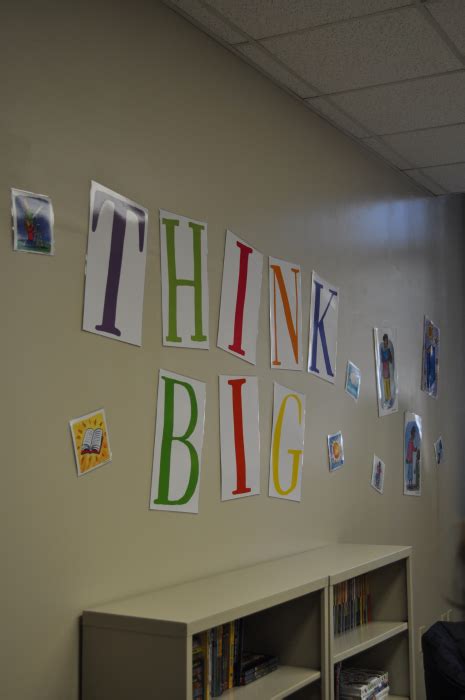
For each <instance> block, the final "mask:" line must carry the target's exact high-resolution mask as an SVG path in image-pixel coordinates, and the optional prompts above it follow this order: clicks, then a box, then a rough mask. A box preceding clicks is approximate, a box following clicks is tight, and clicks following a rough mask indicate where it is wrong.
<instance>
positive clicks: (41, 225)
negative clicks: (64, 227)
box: [11, 189, 55, 255]
mask: <svg viewBox="0 0 465 700" xmlns="http://www.w3.org/2000/svg"><path fill="white" fill-rule="evenodd" d="M11 217H12V220H13V248H14V250H19V251H23V252H25V253H39V254H40V255H54V253H55V241H54V237H53V206H52V201H51V199H50V198H49V197H47V196H45V195H44V194H34V193H33V192H25V191H24V190H15V189H12V190H11Z"/></svg>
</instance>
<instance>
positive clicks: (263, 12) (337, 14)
mask: <svg viewBox="0 0 465 700" xmlns="http://www.w3.org/2000/svg"><path fill="white" fill-rule="evenodd" d="M207 2H208V4H209V5H210V6H211V7H214V8H215V9H216V10H218V11H219V12H221V13H222V14H223V15H224V16H225V17H227V18H228V19H230V20H231V21H232V22H234V24H236V25H237V26H238V27H240V28H241V29H242V30H243V31H245V32H247V33H248V34H250V35H251V36H252V37H254V38H255V39H259V38H263V37H266V36H272V35H274V34H283V33H286V32H293V31H297V30H299V29H306V28H308V27H315V26H318V25H320V24H326V23H328V22H336V21H339V20H344V19H349V18H351V17H360V16H362V15H368V14H371V13H373V12H380V11H382V10H390V9H393V8H397V7H403V6H405V5H408V4H410V0H286V2H283V0H207Z"/></svg>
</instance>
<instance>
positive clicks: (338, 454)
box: [328, 432, 344, 472]
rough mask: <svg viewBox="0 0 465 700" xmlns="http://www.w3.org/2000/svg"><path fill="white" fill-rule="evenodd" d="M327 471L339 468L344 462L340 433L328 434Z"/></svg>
mask: <svg viewBox="0 0 465 700" xmlns="http://www.w3.org/2000/svg"><path fill="white" fill-rule="evenodd" d="M328 457H329V471H330V472H332V471H334V470H335V469H339V468H340V467H342V465H343V464H344V443H343V441H342V433H340V432H339V433H334V434H333V435H328Z"/></svg>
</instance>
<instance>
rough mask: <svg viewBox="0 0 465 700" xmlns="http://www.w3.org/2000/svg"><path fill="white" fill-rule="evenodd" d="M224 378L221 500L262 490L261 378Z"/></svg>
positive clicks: (221, 419)
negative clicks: (259, 388)
mask: <svg viewBox="0 0 465 700" xmlns="http://www.w3.org/2000/svg"><path fill="white" fill-rule="evenodd" d="M219 380H220V436H221V500H222V501H229V500H231V499H235V498H242V497H244V496H254V495H256V494H259V493H260V429H259V417H258V411H259V404H258V379H257V377H244V376H242V377H224V376H221V377H220V378H219Z"/></svg>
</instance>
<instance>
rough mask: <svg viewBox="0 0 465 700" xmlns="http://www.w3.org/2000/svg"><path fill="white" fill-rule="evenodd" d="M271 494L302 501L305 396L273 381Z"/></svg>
mask: <svg viewBox="0 0 465 700" xmlns="http://www.w3.org/2000/svg"><path fill="white" fill-rule="evenodd" d="M273 386H274V391H273V431H272V435H271V456H270V482H269V491H268V495H269V496H272V497H274V498H285V499H288V500H291V501H300V500H301V487H302V465H303V456H304V435H305V395H304V394H299V393H297V392H296V391H293V390H292V389H287V388H286V387H285V386H281V385H280V384H277V383H276V382H274V385H273Z"/></svg>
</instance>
